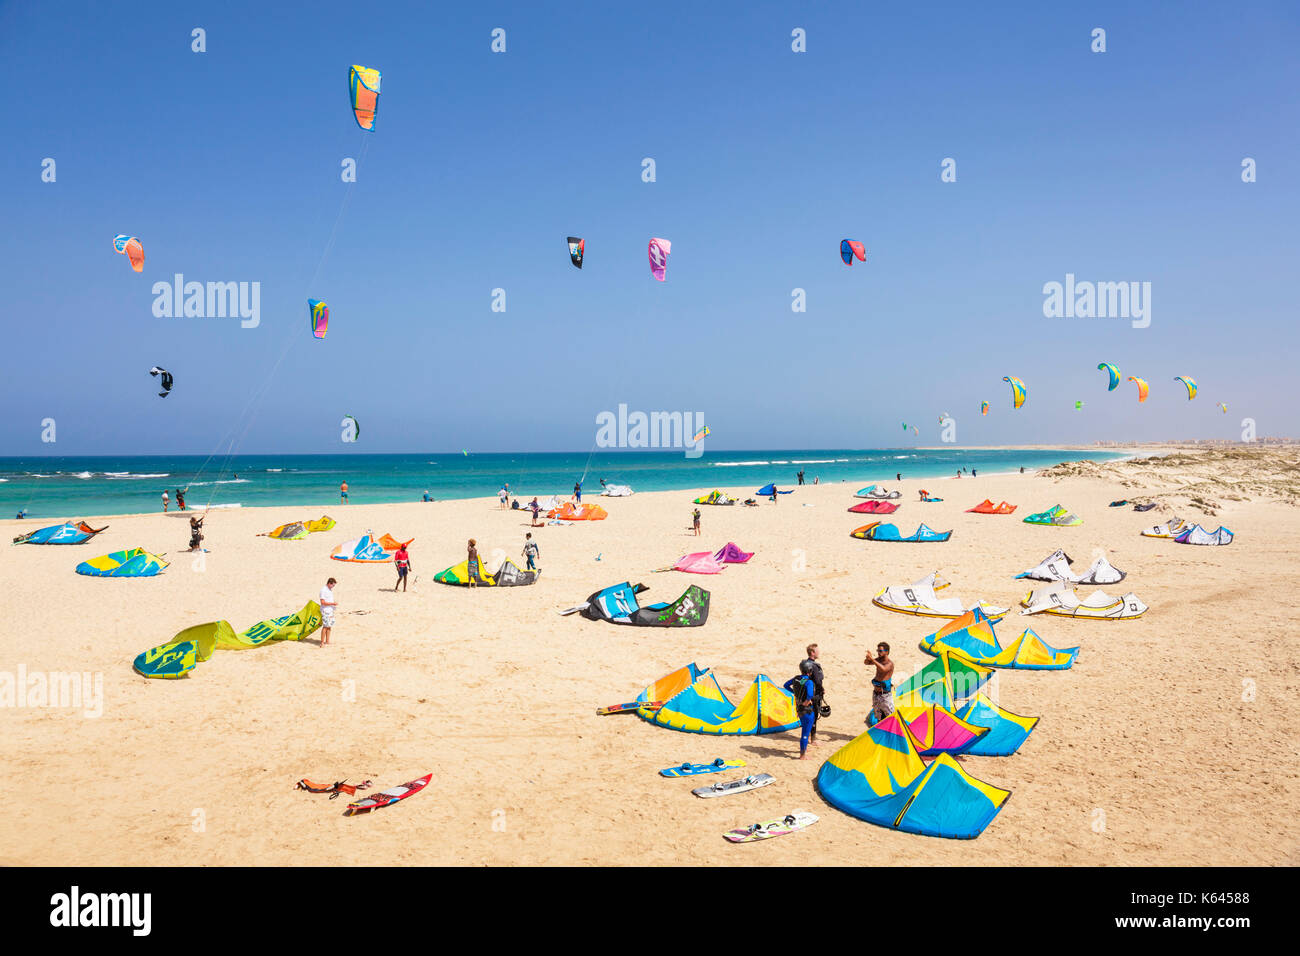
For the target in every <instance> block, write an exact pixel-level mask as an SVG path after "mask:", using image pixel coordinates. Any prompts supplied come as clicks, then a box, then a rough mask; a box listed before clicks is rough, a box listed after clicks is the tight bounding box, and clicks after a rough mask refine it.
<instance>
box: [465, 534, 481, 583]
mask: <svg viewBox="0 0 1300 956" xmlns="http://www.w3.org/2000/svg"><path fill="white" fill-rule="evenodd" d="M465 568H466V571H467V572H468V574H469V581H468V584H469V586H470V587H472V588H476V587H478V582H479V576H478V542H477V541H475V540H474V539H473V538H470V539H469V545H468V554H467V555H466V559H465Z"/></svg>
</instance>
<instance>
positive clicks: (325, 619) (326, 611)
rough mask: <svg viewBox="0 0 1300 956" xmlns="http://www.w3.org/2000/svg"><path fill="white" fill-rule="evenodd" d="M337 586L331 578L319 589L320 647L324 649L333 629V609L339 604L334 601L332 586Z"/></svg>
mask: <svg viewBox="0 0 1300 956" xmlns="http://www.w3.org/2000/svg"><path fill="white" fill-rule="evenodd" d="M336 584H338V582H337V581H335V580H334V579H333V578H330V579H329V580H328V581H326V582H325V586H324V587H323V588H321V589H320V624H321V629H320V646H321V647H324V646H325V645H327V644H328V643H329V642H330V631H332V630H333V629H334V609H335V608H336V607H338V606H339V602H338V601H336V600H335V599H334V585H336Z"/></svg>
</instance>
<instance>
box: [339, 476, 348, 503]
mask: <svg viewBox="0 0 1300 956" xmlns="http://www.w3.org/2000/svg"><path fill="white" fill-rule="evenodd" d="M347 503H348V483H347V482H346V481H345V482H343V484H341V485H339V504H341V505H345V504H347Z"/></svg>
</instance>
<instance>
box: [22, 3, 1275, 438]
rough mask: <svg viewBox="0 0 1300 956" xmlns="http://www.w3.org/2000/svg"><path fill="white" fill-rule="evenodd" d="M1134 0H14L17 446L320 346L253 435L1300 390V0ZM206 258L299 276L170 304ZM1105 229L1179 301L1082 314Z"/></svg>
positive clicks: (765, 432)
mask: <svg viewBox="0 0 1300 956" xmlns="http://www.w3.org/2000/svg"><path fill="white" fill-rule="evenodd" d="M1134 6H1139V5H1133V4H1129V3H1088V4H1082V3H1078V4H1065V3H1037V2H1034V3H1022V4H1008V5H993V6H992V7H989V6H988V5H982V4H970V3H939V4H924V5H913V4H903V5H900V4H885V3H871V4H791V3H780V4H777V3H746V4H739V3H725V4H706V5H699V4H686V3H680V4H678V3H665V4H661V5H657V6H656V5H649V4H638V5H635V7H634V5H632V4H611V3H574V4H537V3H528V4H523V3H519V4H503V3H502V4H491V5H490V6H489V5H468V4H428V3H419V4H415V3H412V4H358V3H355V2H349V3H334V2H317V3H311V4H307V3H303V4H299V5H297V8H298V9H297V11H296V12H290V11H289V10H281V9H279V5H276V7H275V8H272V7H271V6H269V5H266V4H262V3H246V2H222V3H215V2H214V3H204V4H190V3H187V4H177V3H159V2H141V3H126V4H123V3H100V2H96V3H69V4H59V5H57V7H56V6H55V5H50V4H34V3H26V4H20V3H13V2H9V3H0V55H2V56H3V60H4V62H5V63H6V67H7V70H6V73H7V75H8V77H9V91H10V92H9V97H8V110H9V122H8V124H7V132H6V136H5V141H4V146H3V149H0V209H3V222H4V225H5V228H4V229H3V231H2V232H0V286H2V287H3V290H4V293H3V297H0V323H3V329H2V330H3V343H4V346H3V348H4V355H5V360H4V374H3V376H0V402H2V403H3V407H4V409H5V414H4V415H3V416H0V454H6V455H31V454H42V453H56V454H64V455H76V454H113V453H124V454H125V453H139V454H145V453H158V454H168V453H187V452H192V453H200V454H206V453H208V452H209V451H212V450H213V449H214V447H215V446H216V445H217V443H218V441H219V440H220V439H221V437H222V435H224V434H225V433H227V431H228V430H230V429H231V428H232V426H234V425H235V423H236V422H237V421H239V420H240V415H241V412H242V411H243V410H244V408H245V406H246V405H248V403H249V399H250V396H253V395H254V394H256V393H257V392H258V390H259V389H261V388H262V386H263V385H264V384H266V383H267V382H268V377H269V376H270V375H271V371H272V369H273V367H275V365H276V362H277V360H279V359H280V357H281V355H284V356H285V357H284V359H283V362H282V364H281V365H280V366H279V369H278V372H277V373H276V375H275V377H274V379H273V380H271V381H270V384H269V387H268V388H267V389H266V391H265V393H264V394H263V395H262V397H261V398H260V399H258V400H256V401H255V402H254V403H253V410H254V412H255V417H254V418H253V419H252V421H251V425H250V426H249V427H248V429H247V431H246V432H245V433H244V434H243V438H242V440H241V443H240V445H239V447H238V449H237V450H239V451H243V452H246V453H254V452H282V453H288V452H329V451H339V450H343V447H342V446H341V445H340V443H339V432H340V429H339V425H338V423H339V420H340V419H341V418H342V417H343V415H344V414H347V413H350V414H353V415H355V416H356V417H357V418H358V419H359V420H360V421H361V422H362V425H363V429H364V434H363V436H362V442H363V443H364V444H360V443H359V444H358V445H357V446H355V447H356V450H357V451H370V452H384V451H406V450H412V451H415V450H444V449H459V448H462V447H469V448H471V449H474V450H477V451H507V450H562V449H585V448H587V447H588V446H589V445H590V444H591V442H592V440H593V438H594V433H595V424H594V420H595V416H596V414H597V413H598V412H600V411H601V410H603V409H614V408H616V407H617V405H618V403H620V402H626V403H627V404H628V405H629V406H631V407H632V408H633V409H642V410H646V411H653V410H659V409H679V410H691V411H697V410H698V411H701V412H703V413H704V415H705V419H706V421H707V422H708V423H709V425H710V427H711V428H712V432H713V436H712V438H711V443H712V447H714V448H761V447H771V448H779V447H868V446H880V445H886V446H889V445H896V444H900V443H911V442H916V441H923V442H925V443H928V444H934V443H936V442H937V441H938V437H939V436H938V429H937V427H936V423H937V419H938V417H939V415H940V413H941V412H948V413H950V414H952V415H953V416H954V417H955V418H956V420H957V423H958V440H959V441H960V442H962V443H969V444H983V443H995V442H1007V443H1012V442H1052V441H1062V442H1064V441H1090V440H1093V439H1098V438H1114V439H1159V438H1166V437H1225V438H1227V437H1236V436H1237V434H1238V432H1239V426H1238V424H1237V423H1238V422H1239V421H1240V419H1241V418H1242V417H1243V416H1247V415H1249V416H1251V417H1253V418H1254V419H1256V421H1257V422H1258V423H1259V431H1260V433H1261V434H1274V435H1276V434H1296V433H1297V432H1300V428H1297V416H1296V412H1295V408H1296V402H1295V398H1294V392H1295V384H1294V383H1295V364H1294V363H1295V356H1296V354H1297V352H1298V351H1300V350H1298V349H1297V345H1298V344H1300V335H1297V332H1296V321H1297V313H1298V309H1297V293H1296V278H1295V276H1296V272H1297V262H1298V261H1300V255H1298V253H1300V241H1298V240H1297V230H1296V221H1297V211H1298V207H1300V202H1298V201H1297V200H1298V198H1300V186H1298V185H1297V184H1298V183H1300V168H1298V160H1300V115H1298V114H1300V110H1298V109H1297V102H1298V98H1297V90H1300V57H1297V55H1296V50H1297V44H1298V43H1300V7H1298V6H1297V5H1296V4H1295V3H1293V2H1276V3H1250V2H1247V3H1240V4H1231V5H1226V4H1210V3H1205V4H1200V3H1164V4H1141V5H1140V6H1141V9H1132V7H1134ZM652 9H657V10H658V11H660V12H659V13H658V14H651V13H649V12H647V11H650V10H652ZM56 10H57V15H56ZM194 27H203V28H204V29H205V30H206V31H207V52H206V53H202V54H196V53H193V52H191V50H190V44H191V39H190V31H191V29H192V28H194ZM494 27H502V28H504V29H505V30H506V31H507V52H506V53H504V54H493V53H492V52H491V51H490V48H489V47H490V42H491V37H490V33H491V31H492V29H493V28H494ZM795 27H802V28H804V29H805V30H806V31H807V38H808V39H807V46H808V51H807V52H806V53H802V54H796V53H793V52H792V51H791V49H790V44H791V38H790V32H791V30H792V29H793V28H795ZM1094 27H1103V28H1105V29H1106V31H1107V47H1108V50H1107V52H1106V53H1104V54H1095V53H1093V52H1091V51H1090V42H1091V41H1090V31H1091V30H1092V29H1093V28H1094ZM353 63H360V64H364V65H367V66H373V67H376V68H379V69H381V70H382V71H383V77H384V78H383V94H382V96H381V98H380V105H379V116H378V122H377V126H376V130H375V131H374V132H373V133H371V134H363V133H361V132H360V130H359V129H358V128H357V126H356V124H355V122H354V121H353V118H352V114H351V110H350V107H349V102H348V95H347V77H348V67H349V66H350V65H351V64H353ZM363 140H368V142H367V144H366V153H365V158H364V161H363V163H362V166H361V170H360V181H359V182H358V183H357V184H355V185H353V186H347V185H344V184H343V183H342V182H340V179H339V168H340V167H339V163H340V161H341V160H342V159H343V158H344V157H347V156H357V155H359V147H360V145H361V143H362V141H363ZM646 156H650V157H653V158H654V159H655V160H656V162H657V172H658V181H657V182H655V183H653V184H646V183H643V182H642V181H641V160H642V158H643V157H646ZM1247 156H1249V157H1253V158H1254V159H1255V160H1256V161H1257V163H1258V182H1256V183H1254V184H1250V185H1247V184H1243V183H1242V182H1241V178H1240V163H1241V160H1242V159H1243V157H1247ZM44 157H52V158H54V159H55V160H56V162H57V164H58V165H57V177H58V178H57V182H55V183H53V184H50V183H43V182H42V181H41V176H40V174H41V161H42V159H43V158H44ZM944 157H953V158H955V159H956V161H957V173H958V180H957V182H956V183H952V184H945V183H941V182H940V179H939V173H940V161H941V160H942V159H943V158H944ZM349 189H351V190H353V191H354V192H353V196H352V198H351V200H350V202H349V203H348V205H347V208H346V211H345V213H344V215H343V218H342V220H341V225H340V227H339V229H338V232H337V234H336V236H335V241H334V243H333V245H332V247H331V248H330V249H329V252H328V255H327V256H326V257H325V259H324V261H323V263H322V264H321V266H320V277H319V278H318V279H317V280H316V282H315V283H314V284H312V283H311V279H312V275H313V273H314V272H315V271H316V270H317V266H318V262H321V257H322V253H323V252H325V250H326V245H327V241H328V239H329V236H330V230H331V226H332V225H333V223H334V222H335V217H336V215H337V214H338V213H339V210H340V207H341V205H342V203H343V199H344V196H345V193H346V191H347V190H349ZM119 232H120V233H128V234H131V235H135V236H139V237H140V238H141V240H142V241H143V243H144V247H145V252H146V256H147V261H146V263H145V271H144V273H143V274H142V275H137V274H135V273H134V272H132V271H131V269H130V267H129V265H128V263H127V262H126V259H125V257H124V256H119V255H116V254H115V253H114V252H113V249H112V238H113V236H114V235H115V234H117V233H119ZM567 235H580V236H584V237H585V238H586V239H587V261H586V265H585V268H584V269H583V270H582V271H581V272H579V271H577V270H575V269H573V268H572V266H570V265H569V263H568V258H567V251H566V248H565V244H564V239H565V236H567ZM651 236H662V237H666V238H668V239H670V240H671V241H672V243H673V255H672V257H671V259H670V262H669V268H668V281H667V282H666V283H664V284H660V283H657V282H655V281H653V280H652V279H651V277H650V275H649V270H648V267H647V263H646V243H647V241H648V239H649V238H650V237H651ZM845 237H849V238H855V239H861V240H862V241H863V242H865V244H866V246H867V250H868V260H867V262H866V263H865V264H855V265H854V266H853V267H852V268H845V267H844V265H843V264H842V263H841V262H840V259H839V255H838V245H839V241H840V239H842V238H845ZM177 272H180V273H183V274H184V275H185V276H186V278H187V279H190V280H199V281H258V282H260V283H261V311H262V323H261V326H260V327H259V328H257V329H241V328H240V327H239V324H238V322H237V321H236V320H231V319H214V318H209V319H177V318H155V317H154V316H153V314H152V311H151V307H152V303H153V295H152V293H151V291H150V289H151V286H152V284H153V283H154V282H155V281H158V280H170V278H171V276H172V275H173V273H177ZM1067 272H1072V273H1074V274H1076V275H1077V276H1078V277H1079V278H1080V279H1091V280H1096V281H1110V280H1116V281H1118V280H1138V281H1149V282H1151V283H1152V286H1153V291H1152V322H1151V326H1150V327H1149V328H1147V329H1134V328H1132V327H1131V326H1130V324H1129V323H1128V322H1127V321H1123V320H1116V319H1046V318H1044V317H1043V315H1042V303H1043V295H1042V291H1041V290H1042V286H1043V283H1045V282H1049V281H1053V280H1056V281H1061V280H1063V279H1064V276H1065V274H1066V273H1067ZM497 287H501V288H504V289H505V290H506V295H507V309H508V310H507V311H506V312H505V313H504V314H498V313H493V312H492V311H490V304H491V297H490V296H491V290H492V289H494V288H497ZM796 287H800V288H803V289H805V290H806V292H807V299H808V307H807V312H806V313H804V314H802V315H797V314H793V313H792V312H791V309H790V302H791V298H790V296H791V290H792V289H794V288H796ZM308 296H314V297H317V298H324V299H326V300H327V301H328V302H329V304H330V308H331V328H330V332H329V336H328V338H327V339H326V340H325V341H324V342H323V343H322V342H316V341H314V340H312V339H311V338H310V336H309V335H308V333H307V331H306V325H307V320H306V305H305V300H306V298H307V297H308ZM286 348H287V349H288V350H287V353H286V351H285V350H286ZM1099 361H1111V362H1115V363H1116V364H1118V365H1119V366H1120V368H1121V370H1122V372H1123V373H1124V374H1125V375H1128V374H1138V375H1142V376H1144V377H1146V378H1147V379H1148V380H1149V381H1150V382H1151V384H1152V394H1151V398H1150V399H1149V400H1148V402H1147V403H1146V404H1145V405H1144V406H1142V407H1140V408H1139V407H1138V406H1137V404H1136V399H1135V397H1134V395H1133V386H1132V385H1129V384H1127V383H1125V385H1124V386H1123V388H1122V390H1121V391H1119V392H1116V393H1114V394H1110V395H1108V394H1107V393H1106V392H1105V390H1104V388H1103V380H1104V376H1103V373H1101V372H1098V371H1096V364H1097V363H1098V362H1099ZM154 364H160V365H163V366H165V367H167V368H169V369H171V370H172V371H173V372H174V373H175V375H176V381H177V385H176V389H175V391H174V393H173V394H172V396H171V397H169V398H168V399H166V400H160V399H158V398H157V397H156V395H155V391H154V388H153V384H154V383H153V381H152V380H151V379H149V377H148V375H147V371H148V369H149V367H150V366H152V365H154ZM1007 374H1014V375H1019V376H1020V377H1021V378H1023V379H1024V380H1025V381H1026V382H1027V383H1028V385H1029V389H1030V398H1029V402H1028V403H1027V404H1026V406H1025V407H1024V408H1023V409H1021V410H1020V411H1018V412H1012V410H1011V408H1010V402H1009V396H1008V393H1007V386H1006V385H1005V384H1004V383H1003V382H1002V380H1001V379H1002V376H1003V375H1007ZM1180 374H1185V375H1191V376H1193V377H1195V378H1196V379H1197V380H1198V382H1199V383H1200V388H1201V394H1200V397H1199V398H1198V399H1197V400H1196V401H1195V402H1193V403H1191V404H1189V403H1188V402H1187V401H1186V399H1185V398H1184V397H1183V394H1182V393H1181V386H1178V385H1177V384H1176V383H1174V382H1172V381H1171V379H1172V378H1173V376H1175V375H1180ZM981 399H988V400H989V401H990V402H991V403H992V405H993V410H992V412H991V413H990V415H989V416H988V417H987V418H980V416H979V414H978V405H979V402H980V400H981ZM1075 399H1083V400H1085V401H1086V402H1087V403H1088V404H1087V407H1086V409H1085V410H1084V411H1083V412H1080V413H1076V412H1075V411H1074V410H1073V403H1074V400H1075ZM1218 401H1227V402H1228V403H1229V406H1230V412H1231V413H1230V414H1229V415H1226V416H1224V415H1221V414H1219V413H1218V412H1217V411H1215V410H1214V408H1213V405H1214V403H1217V402H1218ZM45 417H53V418H55V419H56V421H57V425H58V438H59V440H58V443H57V444H56V445H53V446H51V445H43V444H41V442H40V440H39V439H40V421H41V419H42V418H45ZM901 421H915V422H917V423H918V424H919V425H920V426H921V429H922V435H921V438H920V439H919V440H918V439H914V438H912V437H910V436H907V437H906V438H905V437H904V436H903V435H902V433H901V430H900V428H899V422H901Z"/></svg>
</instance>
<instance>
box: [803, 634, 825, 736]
mask: <svg viewBox="0 0 1300 956" xmlns="http://www.w3.org/2000/svg"><path fill="white" fill-rule="evenodd" d="M804 651H805V653H806V654H807V655H808V656H807V657H806V658H805V659H804V660H802V661H800V662H799V673H801V674H807V675H808V676H809V677H810V678H812V682H813V718H812V730H811V731H809V733H808V742H809V743H810V744H812V745H813V746H816V744H817V720H818V718H820V717H821V710H822V704H824V703H825V702H826V687H825V685H824V683H823V681H824V680H825V677H826V675H825V674H823V673H822V666H821V665H820V664H818V663H817V658H818V657H820V656H821V652H820V651H818V650H817V645H816V644H809V645H808V646H807V647H806V648H805V649H804ZM805 664H807V665H808V669H807V670H804V665H805Z"/></svg>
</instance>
